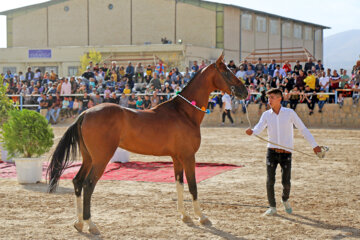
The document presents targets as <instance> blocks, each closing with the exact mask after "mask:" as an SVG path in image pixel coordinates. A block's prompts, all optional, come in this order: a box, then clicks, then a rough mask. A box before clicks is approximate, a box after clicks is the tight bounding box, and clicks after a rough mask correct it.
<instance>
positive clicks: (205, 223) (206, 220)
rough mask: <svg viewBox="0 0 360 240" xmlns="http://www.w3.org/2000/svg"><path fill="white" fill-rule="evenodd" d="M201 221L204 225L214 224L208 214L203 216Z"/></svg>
mask: <svg viewBox="0 0 360 240" xmlns="http://www.w3.org/2000/svg"><path fill="white" fill-rule="evenodd" d="M199 222H200V223H201V225H204V226H211V225H212V223H211V221H210V219H208V218H207V217H206V216H203V217H201V218H200V220H199Z"/></svg>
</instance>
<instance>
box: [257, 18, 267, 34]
mask: <svg viewBox="0 0 360 240" xmlns="http://www.w3.org/2000/svg"><path fill="white" fill-rule="evenodd" d="M256 30H257V31H258V32H266V18H265V17H259V16H257V17H256Z"/></svg>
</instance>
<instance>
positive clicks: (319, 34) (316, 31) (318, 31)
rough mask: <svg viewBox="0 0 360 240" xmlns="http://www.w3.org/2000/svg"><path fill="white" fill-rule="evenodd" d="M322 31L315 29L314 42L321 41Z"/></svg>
mask: <svg viewBox="0 0 360 240" xmlns="http://www.w3.org/2000/svg"><path fill="white" fill-rule="evenodd" d="M321 35H322V30H321V29H316V30H315V41H321V39H322V37H321Z"/></svg>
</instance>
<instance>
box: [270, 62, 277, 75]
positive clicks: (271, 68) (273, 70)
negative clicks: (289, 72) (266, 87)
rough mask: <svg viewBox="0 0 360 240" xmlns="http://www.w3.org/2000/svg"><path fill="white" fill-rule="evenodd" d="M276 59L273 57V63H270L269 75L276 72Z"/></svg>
mask: <svg viewBox="0 0 360 240" xmlns="http://www.w3.org/2000/svg"><path fill="white" fill-rule="evenodd" d="M276 65H277V64H276V61H275V59H273V60H272V61H271V64H270V65H269V76H271V77H273V76H274V72H275V69H276Z"/></svg>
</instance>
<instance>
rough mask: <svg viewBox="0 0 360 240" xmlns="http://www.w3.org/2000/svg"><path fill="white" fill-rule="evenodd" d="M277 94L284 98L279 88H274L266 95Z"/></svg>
mask: <svg viewBox="0 0 360 240" xmlns="http://www.w3.org/2000/svg"><path fill="white" fill-rule="evenodd" d="M270 94H275V95H278V96H279V97H282V91H281V90H280V89H279V88H272V89H270V90H269V91H267V92H266V95H270Z"/></svg>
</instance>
